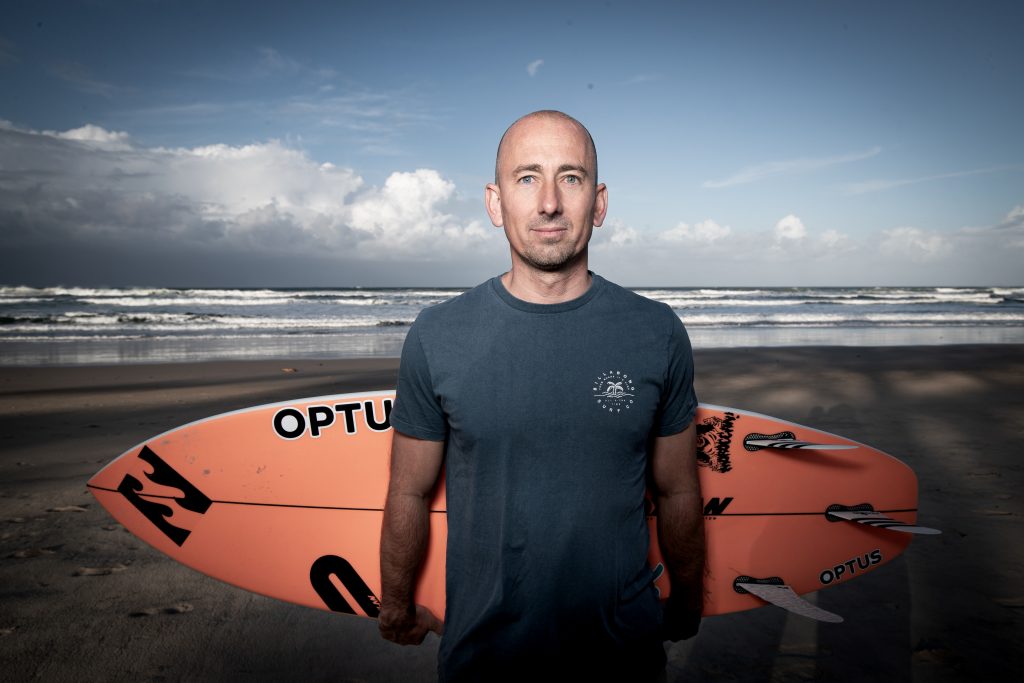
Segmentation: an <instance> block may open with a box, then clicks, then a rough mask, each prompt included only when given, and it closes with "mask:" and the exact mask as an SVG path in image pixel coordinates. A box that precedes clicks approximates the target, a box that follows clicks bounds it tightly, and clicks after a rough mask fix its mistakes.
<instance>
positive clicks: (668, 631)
mask: <svg viewBox="0 0 1024 683" xmlns="http://www.w3.org/2000/svg"><path fill="white" fill-rule="evenodd" d="M677 595H678V594H677V593H676V592H675V591H673V592H672V593H670V594H669V597H668V601H667V602H666V603H665V613H664V620H663V622H662V627H661V639H662V640H671V641H672V642H676V641H679V640H686V639H687V638H692V637H694V636H695V635H697V631H698V630H700V617H701V611H702V609H703V606H702V605H701V604H700V603H699V601H698V604H694V601H693V600H692V599H689V598H688V597H686V596H680V597H678V598H677V597H676V596H677ZM673 598H675V599H673Z"/></svg>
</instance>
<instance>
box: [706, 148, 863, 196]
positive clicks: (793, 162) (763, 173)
mask: <svg viewBox="0 0 1024 683" xmlns="http://www.w3.org/2000/svg"><path fill="white" fill-rule="evenodd" d="M881 152H882V148H881V147H872V148H871V149H868V150H864V151H863V152H854V153H852V154H844V155H841V156H835V157H822V158H802V159H788V160H785V161H769V162H765V163H763V164H756V165H754V166H747V167H746V168H743V169H741V170H740V171H738V172H736V173H734V174H733V175H731V176H729V177H728V178H725V179H724V180H707V181H705V182H704V183H702V185H701V186H702V187H706V188H711V189H716V188H721V187H732V186H734V185H745V184H746V183H752V182H755V181H757V180H762V179H764V178H768V177H771V176H775V175H782V174H785V173H805V172H807V171H814V170H817V169H820V168H826V167H828V166H836V165H838V164H848V163H852V162H854V161H863V160H864V159H870V158H871V157H873V156H877V155H878V154H881Z"/></svg>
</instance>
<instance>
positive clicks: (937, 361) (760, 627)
mask: <svg viewBox="0 0 1024 683" xmlns="http://www.w3.org/2000/svg"><path fill="white" fill-rule="evenodd" d="M695 362H696V372H697V390H698V395H699V397H700V400H701V401H702V402H705V403H712V404H717V405H723V406H734V407H737V408H742V409H745V410H751V411H756V412H762V413H766V414H769V415H774V416H777V417H780V418H782V419H786V420H791V421H794V422H797V423H801V424H805V425H808V426H812V427H815V428H817V429H822V430H825V431H829V432H834V433H837V434H841V435H843V436H847V437H850V438H852V439H854V440H857V441H860V442H863V443H867V444H870V445H872V446H875V447H876V448H879V449H881V450H883V451H885V452H888V453H890V454H892V455H894V456H896V457H897V458H899V459H901V460H903V461H904V462H906V463H907V464H909V465H910V466H911V467H912V468H913V469H914V470H915V471H916V472H917V475H918V478H919V490H920V505H919V509H920V512H919V518H918V519H919V522H920V523H921V524H923V525H925V526H930V527H935V528H938V529H941V530H942V531H943V534H942V535H941V536H932V537H920V538H916V539H915V540H914V542H913V543H912V544H911V546H910V547H909V548H908V550H907V551H906V553H904V555H902V556H901V557H899V558H897V559H896V560H894V561H893V562H891V563H889V564H886V565H884V566H882V567H880V568H879V569H878V570H877V571H873V572H871V573H869V574H867V575H865V576H863V577H860V578H858V579H857V580H856V581H854V582H851V583H849V584H844V585H840V586H837V587H833V588H829V589H827V590H824V591H821V592H819V593H818V594H817V595H816V596H814V598H813V599H815V600H816V602H817V604H818V605H819V606H821V607H824V608H825V609H827V610H830V611H833V612H836V613H838V614H841V615H842V616H844V617H845V618H846V621H845V623H843V624H818V623H816V622H812V621H808V620H803V619H800V618H798V617H791V616H789V615H787V613H785V612H784V611H782V610H780V609H777V608H774V607H765V608H762V609H758V610H753V611H749V612H743V613H738V614H731V615H726V616H721V617H714V618H709V619H706V620H705V621H704V624H703V625H702V628H701V632H700V634H699V635H698V636H697V637H696V638H694V639H692V640H690V641H687V642H683V643H676V644H671V645H669V646H668V657H669V665H668V680H669V681H677V680H678V681H682V680H685V681H712V680H726V681H803V680H819V681H961V680H1010V679H1015V678H1016V677H1017V676H1018V675H1019V673H1020V672H1021V671H1024V546H1022V544H1021V539H1022V538H1024V524H1022V520H1024V505H1022V503H1021V494H1020V489H1021V485H1022V484H1024V461H1022V460H1021V457H1020V455H1021V446H1022V444H1024V346H1021V345H1015V344H990V345H974V346H966V345H959V346H958V345H948V346H941V345H940V346H927V347H925V346H921V347H901V346H885V347H777V348H761V349H698V350H697V351H696V353H695ZM397 367H398V361H397V359H394V358H364V359H355V360H317V359H313V358H300V359H294V360H287V361H282V360H272V359H271V360H259V361H216V362H196V363H164V364H144V363H143V364H119V365H77V366H52V367H33V366H17V367H11V366H9V367H0V425H2V427H0V482H2V483H0V595H2V597H0V601H2V602H0V604H2V609H0V661H2V669H0V671H2V672H3V678H4V680H8V681H28V680H46V681H72V680H73V681H179V680H218V681H219V680H229V681H230V680H245V681H419V680H427V681H429V680H434V678H435V674H434V670H435V656H436V651H437V643H438V640H437V638H436V637H435V636H433V635H431V636H430V637H429V638H428V640H427V642H426V643H425V644H424V645H422V646H420V647H405V648H403V647H399V646H397V645H392V644H390V643H387V642H385V641H383V640H382V639H381V638H380V637H379V635H378V634H377V628H376V623H375V622H373V621H371V620H367V619H358V618H355V617H349V616H344V615H337V614H331V613H327V612H321V611H318V610H312V609H308V608H303V607H298V606H294V605H289V604H286V603H282V602H278V601H275V600H272V599H270V598H265V597H262V596H258V595H254V594H250V593H247V592H245V591H242V590H240V589H237V588H234V587H231V586H228V585H226V584H223V583H220V582H218V581H216V580H213V579H210V578H208V577H205V576H203V575H201V574H199V573H197V572H195V571H193V570H191V569H188V568H186V567H184V566H182V565H180V564H178V563H176V562H174V561H172V560H169V559H168V558H166V557H165V556H163V555H162V554H160V553H158V552H157V551H155V550H153V549H151V548H150V547H148V546H146V545H145V544H144V543H142V542H141V541H138V540H137V539H135V538H134V537H133V536H132V535H130V534H128V533H127V532H126V531H125V530H124V529H123V528H122V527H121V526H120V525H118V524H117V523H116V522H115V521H114V520H113V519H112V518H111V517H110V516H109V515H108V514H107V513H106V512H105V510H104V509H103V508H102V507H101V506H100V505H99V504H98V503H97V502H96V501H95V499H93V497H92V496H91V495H90V494H89V493H88V492H87V490H86V487H85V482H86V480H87V479H88V478H89V477H90V476H91V475H92V474H93V473H94V472H95V471H97V470H98V469H99V468H100V467H101V466H102V464H103V463H105V462H107V461H109V460H111V459H112V458H114V457H116V456H117V455H119V454H120V453H122V452H123V451H125V450H127V449H128V448H129V447H131V446H133V445H135V444H137V443H139V442H141V441H143V440H145V439H147V438H149V437H151V436H154V435H156V434H159V433H161V432H163V431H166V430H168V429H171V428H173V427H176V426H179V425H181V424H184V423H187V422H189V421H192V420H196V419H199V418H202V417H206V416H209V415H213V414H217V413H223V412H226V411H230V410H234V409H239V408H244V407H248V406H252V405H257V404H262V403H271V402H275V401H283V400H287V399H294V398H298V397H304V396H318V395H326V394H334V393H345V392H352V391H362V390H374V389H390V388H393V387H394V385H395V378H396V376H397Z"/></svg>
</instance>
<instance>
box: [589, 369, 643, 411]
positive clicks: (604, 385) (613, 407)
mask: <svg viewBox="0 0 1024 683" xmlns="http://www.w3.org/2000/svg"><path fill="white" fill-rule="evenodd" d="M635 392H636V390H635V389H634V387H633V380H631V379H630V378H629V375H627V374H625V373H623V372H621V371H619V370H609V371H607V372H604V373H602V374H601V376H600V377H598V378H597V379H596V380H594V386H593V394H594V400H596V401H597V405H598V406H600V407H601V409H602V410H607V411H608V412H610V413H621V412H622V411H623V410H629V409H630V408H631V407H632V405H633V396H634V394H635Z"/></svg>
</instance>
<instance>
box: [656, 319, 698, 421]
mask: <svg viewBox="0 0 1024 683" xmlns="http://www.w3.org/2000/svg"><path fill="white" fill-rule="evenodd" d="M671 315H672V321H671V332H670V333H669V339H668V367H667V371H666V378H665V387H664V389H663V392H662V397H661V410H660V419H659V421H658V425H657V427H656V433H657V436H671V435H672V434H678V433H679V432H681V431H683V430H684V429H686V428H687V427H689V426H690V423H691V422H692V421H693V416H694V415H696V413H697V392H696V391H695V390H694V388H693V349H692V348H691V347H690V337H689V335H687V334H686V328H685V327H683V322H682V321H681V320H680V319H679V316H677V315H676V314H675V312H672V313H671Z"/></svg>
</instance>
